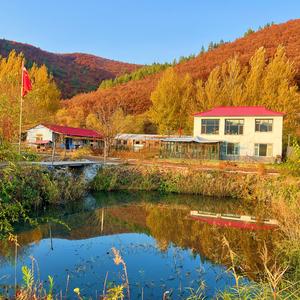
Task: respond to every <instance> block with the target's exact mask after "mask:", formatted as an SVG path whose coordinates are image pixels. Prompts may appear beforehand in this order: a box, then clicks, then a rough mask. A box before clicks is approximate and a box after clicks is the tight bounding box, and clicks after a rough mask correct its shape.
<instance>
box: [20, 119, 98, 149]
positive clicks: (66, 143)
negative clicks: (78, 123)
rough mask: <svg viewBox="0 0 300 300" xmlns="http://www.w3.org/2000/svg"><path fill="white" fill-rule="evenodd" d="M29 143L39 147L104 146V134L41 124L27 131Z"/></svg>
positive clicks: (89, 130)
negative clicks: (54, 145)
mask: <svg viewBox="0 0 300 300" xmlns="http://www.w3.org/2000/svg"><path fill="white" fill-rule="evenodd" d="M26 141H27V143H28V144H29V145H30V146H34V147H36V148H38V149H41V148H42V149H43V148H44V149H45V148H52V147H53V144H54V142H55V143H56V147H60V148H63V149H64V148H65V149H66V150H73V149H77V148H81V147H84V146H88V147H92V148H102V147H103V136H102V135H101V134H100V133H99V132H97V131H95V130H91V129H85V128H74V127H67V126H60V125H51V124H40V125H37V126H35V127H33V128H31V129H29V130H28V131H27V138H26Z"/></svg>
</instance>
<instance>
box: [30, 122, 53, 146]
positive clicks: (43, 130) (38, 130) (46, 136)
mask: <svg viewBox="0 0 300 300" xmlns="http://www.w3.org/2000/svg"><path fill="white" fill-rule="evenodd" d="M38 134H41V135H42V136H43V141H46V140H49V141H52V140H53V131H52V130H50V129H48V128H47V127H45V126H43V125H38V126H36V127H34V128H31V129H29V130H28V131H27V138H26V141H27V143H29V144H33V143H35V142H36V135H38Z"/></svg>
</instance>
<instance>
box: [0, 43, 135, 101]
mask: <svg viewBox="0 0 300 300" xmlns="http://www.w3.org/2000/svg"><path fill="white" fill-rule="evenodd" d="M11 50H15V51H16V52H17V53H20V52H23V54H24V56H25V58H26V61H27V63H26V65H27V67H29V68H30V67H31V66H32V64H33V63H36V64H37V65H38V66H41V65H43V64H45V65H46V66H47V69H48V70H49V72H51V73H52V74H53V77H54V80H55V82H56V83H57V85H58V87H59V89H60V90H61V93H62V97H63V98H69V97H72V96H74V95H76V94H78V93H80V92H88V91H92V90H96V89H97V88H98V86H99V84H100V83H101V81H102V80H105V79H114V78H115V77H116V76H119V75H122V74H125V73H130V72H132V71H134V70H136V69H137V68H138V67H139V66H138V65H135V64H129V63H123V62H119V61H114V60H110V59H106V58H102V57H98V56H95V55H89V54H83V53H71V54H56V53H50V52H47V51H43V50H41V49H40V48H37V47H34V46H32V45H28V44H22V43H17V42H13V41H8V40H4V39H0V56H2V57H7V56H8V55H9V53H10V52H11Z"/></svg>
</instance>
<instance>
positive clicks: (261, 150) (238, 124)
mask: <svg viewBox="0 0 300 300" xmlns="http://www.w3.org/2000/svg"><path fill="white" fill-rule="evenodd" d="M283 116H284V114H283V113H281V112H276V111H272V110H269V109H267V108H265V107H262V106H224V107H216V108H213V109H211V110H208V111H204V112H198V113H195V114H194V138H201V139H205V140H207V141H211V142H213V141H219V142H220V159H226V160H249V161H251V160H253V161H269V162H274V161H280V160H281V157H282V130H283Z"/></svg>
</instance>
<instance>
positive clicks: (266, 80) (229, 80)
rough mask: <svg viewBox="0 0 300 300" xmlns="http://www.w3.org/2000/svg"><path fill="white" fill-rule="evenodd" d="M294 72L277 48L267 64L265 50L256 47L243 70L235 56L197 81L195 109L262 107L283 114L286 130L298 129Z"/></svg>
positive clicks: (298, 103) (298, 97)
mask: <svg viewBox="0 0 300 300" xmlns="http://www.w3.org/2000/svg"><path fill="white" fill-rule="evenodd" d="M295 75H296V70H295V67H294V65H293V63H292V62H290V61H289V60H288V58H287V57H286V54H285V50H284V47H282V46H279V47H278V48H277V50H276V52H275V54H274V56H273V57H272V58H271V59H270V60H269V62H267V60H266V53H265V49H264V48H259V49H258V50H257V51H256V52H255V54H254V55H253V57H252V58H251V59H250V62H249V66H247V67H243V66H242V65H241V63H240V62H239V59H238V57H234V58H231V59H229V60H228V61H226V62H225V63H224V64H222V66H218V67H216V68H215V69H213V70H212V71H211V73H210V75H209V76H208V79H207V81H206V82H204V81H202V80H198V81H197V82H196V96H195V97H196V102H197V108H198V110H201V111H202V110H207V109H211V108H212V107H215V106H222V105H262V106H265V107H267V108H269V109H273V110H276V111H281V112H284V113H285V114H286V115H285V118H284V122H285V129H286V131H289V132H292V131H294V130H295V129H296V128H297V127H298V126H299V116H298V113H299V111H300V95H299V92H298V87H297V85H296V83H295V81H294V78H295Z"/></svg>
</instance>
